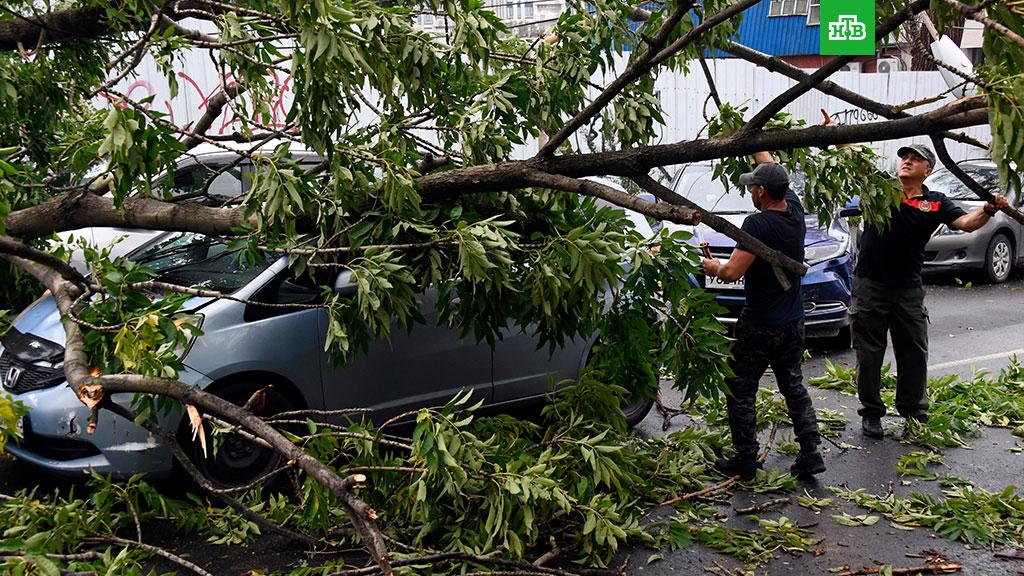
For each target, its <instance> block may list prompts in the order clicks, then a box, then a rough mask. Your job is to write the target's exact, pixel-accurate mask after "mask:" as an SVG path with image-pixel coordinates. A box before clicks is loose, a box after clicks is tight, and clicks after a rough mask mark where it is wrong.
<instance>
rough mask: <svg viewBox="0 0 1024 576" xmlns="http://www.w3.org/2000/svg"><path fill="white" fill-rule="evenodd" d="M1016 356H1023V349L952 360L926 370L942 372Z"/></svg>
mask: <svg viewBox="0 0 1024 576" xmlns="http://www.w3.org/2000/svg"><path fill="white" fill-rule="evenodd" d="M1014 354H1016V355H1017V356H1024V349H1021V348H1018V349H1016V350H1010V351H1008V352H998V353H996V354H986V355H984V356H976V357H974V358H967V359H966V360H953V361H952V362H942V363H941V364H932V365H931V366H929V367H928V370H942V369H943V368H952V367H954V366H963V365H965V364H973V363H975V362H985V361H986V360H998V359H1000V358H1009V357H1010V356H1013V355H1014Z"/></svg>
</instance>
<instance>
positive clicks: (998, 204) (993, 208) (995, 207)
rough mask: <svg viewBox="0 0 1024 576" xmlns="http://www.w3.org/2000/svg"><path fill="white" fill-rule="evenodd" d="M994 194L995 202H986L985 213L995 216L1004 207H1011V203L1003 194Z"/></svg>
mask: <svg viewBox="0 0 1024 576" xmlns="http://www.w3.org/2000/svg"><path fill="white" fill-rule="evenodd" d="M992 196H994V198H993V201H994V202H986V203H985V213H987V214H988V215H989V216H995V215H996V212H999V211H1000V210H1002V209H1003V208H1009V207H1010V203H1009V202H1008V201H1007V200H1006V198H1003V197H1002V195H1000V194H993V195H992Z"/></svg>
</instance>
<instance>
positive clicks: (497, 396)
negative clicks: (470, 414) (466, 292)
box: [494, 327, 589, 403]
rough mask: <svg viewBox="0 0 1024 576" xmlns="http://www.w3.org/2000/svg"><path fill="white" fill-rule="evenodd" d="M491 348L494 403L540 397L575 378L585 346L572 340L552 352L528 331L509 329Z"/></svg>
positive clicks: (586, 342)
mask: <svg viewBox="0 0 1024 576" xmlns="http://www.w3.org/2000/svg"><path fill="white" fill-rule="evenodd" d="M502 336H503V338H502V339H501V340H500V341H499V342H498V343H497V346H495V348H494V402H495V403H503V402H514V401H518V400H523V399H526V398H531V397H537V396H542V395H544V394H546V393H548V392H549V391H550V390H551V387H552V385H553V384H556V383H558V382H560V381H562V380H565V379H567V378H576V376H577V375H578V374H579V370H580V368H581V367H582V365H583V362H584V361H585V360H586V358H585V354H586V351H587V350H588V349H589V342H588V340H587V339H584V338H573V339H571V340H567V341H566V342H565V346H564V347H561V348H558V347H556V348H555V349H554V350H553V351H552V350H550V349H549V347H548V345H547V344H545V345H544V346H543V347H540V348H538V345H539V344H540V337H539V336H537V334H536V333H535V331H534V330H533V329H532V327H531V328H527V329H525V330H524V329H522V328H518V327H509V328H506V329H504V330H502Z"/></svg>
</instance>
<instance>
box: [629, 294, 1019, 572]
mask: <svg viewBox="0 0 1024 576" xmlns="http://www.w3.org/2000/svg"><path fill="white" fill-rule="evenodd" d="M926 289H927V297H926V305H927V307H928V310H929V316H930V318H931V325H930V329H929V338H930V345H929V375H930V376H937V375H941V374H954V373H955V374H960V375H962V376H967V375H970V374H971V373H972V372H973V371H974V370H989V371H993V372H998V370H999V369H1000V368H1001V367H1003V366H1005V365H1006V364H1007V362H1008V359H1009V357H1010V356H1011V355H1012V354H1017V355H1018V356H1019V357H1021V358H1022V359H1024V338H1022V335H1024V279H1022V278H1021V275H1020V274H1017V275H1015V277H1014V278H1011V280H1010V281H1009V282H1007V283H1005V284H1001V285H983V284H978V285H973V286H968V285H967V284H966V283H963V282H960V281H959V280H958V279H957V278H956V277H955V276H951V275H939V276H929V277H928V278H927V279H926ZM825 359H829V360H831V361H833V362H838V363H840V364H842V365H844V366H853V365H854V364H855V358H854V353H853V351H852V350H847V351H830V352H827V353H821V352H814V353H812V357H811V358H810V359H809V360H807V361H806V362H805V364H804V376H805V378H808V377H813V376H818V375H821V374H823V373H824V363H825ZM888 360H889V361H891V360H892V352H891V346H890V350H889V353H888ZM762 386H774V381H773V379H772V377H771V375H770V374H769V375H767V376H766V377H765V378H764V379H763V380H762ZM810 392H811V397H812V398H813V399H814V401H815V404H816V405H817V406H819V407H829V408H833V409H836V410H839V411H841V412H843V413H844V414H845V415H846V417H847V419H848V421H849V423H848V424H847V426H846V430H845V431H844V432H843V434H842V437H841V438H837V439H836V441H837V442H838V443H843V442H845V443H848V444H852V445H854V446H857V447H859V448H860V449H851V450H847V451H846V452H840V451H839V450H838V449H836V448H834V447H832V446H831V445H830V444H828V443H824V444H822V448H823V451H824V452H825V454H824V455H825V464H826V466H828V470H827V471H826V472H825V473H823V474H821V475H819V476H818V477H817V481H816V482H800V483H798V491H797V492H798V493H801V494H802V491H803V489H805V488H806V489H807V490H808V492H810V493H811V494H813V495H815V496H817V497H819V498H825V497H833V495H832V493H831V492H830V491H829V490H828V487H829V486H842V487H845V488H849V489H858V488H865V489H866V490H868V491H869V492H872V493H875V494H885V493H886V491H887V490H888V489H889V488H890V487H892V489H893V490H894V492H895V494H896V495H897V496H906V495H908V494H909V493H911V492H923V493H928V494H933V495H939V494H940V493H941V488H940V487H939V486H938V483H937V482H929V481H918V480H917V479H915V478H913V477H900V476H899V475H898V474H897V472H896V463H897V461H898V460H899V457H900V456H902V455H904V454H906V453H908V452H910V451H912V450H914V449H919V448H915V447H912V446H907V445H903V444H901V443H899V442H898V441H896V440H894V439H892V438H889V437H887V438H886V439H884V440H874V439H871V438H867V437H864V436H863V435H861V433H860V420H859V417H858V416H857V412H856V411H857V408H858V406H859V403H858V402H857V399H856V398H855V397H852V396H848V395H843V394H840V393H837V392H834V391H827V390H819V389H816V388H811V390H810ZM662 398H663V401H664V402H665V404H666V405H669V406H671V405H673V404H675V405H678V402H679V394H678V392H676V391H675V390H673V389H671V388H670V387H668V386H663V389H662ZM687 423H688V421H687V419H686V418H685V417H682V418H677V419H675V420H673V421H672V426H671V428H670V429H669V431H672V430H677V429H679V428H680V427H682V426H684V425H686V424H687ZM883 425H884V426H885V427H886V428H897V429H899V428H901V427H902V419H900V418H897V417H886V418H884V419H883ZM661 428H662V420H661V418H660V417H659V416H658V415H657V414H653V413H652V414H651V415H650V416H648V418H647V419H646V420H645V421H644V422H643V423H642V424H641V430H643V431H644V432H646V433H649V434H662V433H663V432H662V431H661ZM779 434H781V435H788V436H790V437H791V436H792V430H791V429H781V430H780V431H779ZM763 440H764V439H763ZM1016 440H1017V439H1016V438H1014V437H1013V436H1012V435H1011V434H1010V431H1009V430H1006V429H997V428H986V429H985V434H984V436H983V437H982V438H979V439H977V440H975V441H974V442H973V443H972V446H971V449H947V450H946V452H945V455H944V457H943V462H944V464H945V466H944V467H943V468H942V470H940V472H945V473H948V474H952V475H956V476H961V477H963V478H967V479H969V480H971V481H973V483H974V485H975V486H977V487H979V488H984V489H986V490H990V491H995V490H1002V489H1003V488H1004V487H1005V486H1007V485H1009V484H1014V485H1017V486H1020V484H1021V481H1022V480H1024V453H1013V452H1011V451H1010V448H1012V447H1013V446H1014V445H1015V444H1016ZM792 458H793V457H792V456H785V455H781V454H778V453H777V452H773V453H771V454H770V455H769V457H768V460H767V461H766V462H765V466H766V467H775V468H778V469H780V470H788V468H789V465H790V464H791V463H792ZM907 480H910V482H909V484H907V485H904V484H903V482H906V481H907ZM901 481H902V482H901ZM1018 493H1020V492H1018ZM778 496H779V495H759V494H753V493H749V492H744V491H737V492H734V493H733V495H732V497H731V500H730V507H729V508H731V509H727V508H725V507H723V508H722V509H721V511H722V512H725V513H728V514H730V515H731V518H730V519H729V520H728V522H727V524H728V525H729V526H732V527H736V528H745V529H756V528H757V524H756V522H753V521H751V520H748V519H747V518H746V517H745V515H741V514H737V513H735V512H734V510H735V509H736V508H743V507H748V506H751V505H752V504H755V503H759V502H764V501H767V500H770V499H773V498H777V497H778ZM834 500H835V502H834V504H838V506H835V505H834V506H833V507H832V508H829V509H826V510H825V511H824V512H822V513H820V514H814V513H812V512H810V511H809V510H807V509H805V508H803V507H800V506H798V505H797V504H796V503H795V502H793V503H791V504H785V505H782V506H781V507H775V508H772V509H771V510H770V511H769V512H765V513H762V514H760V515H759V517H760V518H764V519H771V520H774V519H777V518H778V517H780V516H786V517H788V518H790V519H791V520H793V521H795V522H796V523H797V524H801V525H804V524H812V523H816V526H815V527H814V528H813V530H814V532H815V535H816V536H817V537H820V538H822V541H821V543H819V544H818V545H817V546H815V552H814V553H804V554H800V555H796V556H793V555H790V554H787V553H777V554H776V556H775V559H774V560H773V561H772V562H771V563H770V564H768V565H767V566H765V567H763V568H761V569H758V570H757V572H756V573H757V574H764V573H768V574H830V572H829V569H835V568H838V567H842V566H849V568H850V569H854V570H855V569H860V568H865V567H873V566H877V565H878V564H892V565H894V566H895V567H910V566H920V565H922V564H923V563H924V560H923V559H922V558H920V557H910V556H908V554H910V555H921V554H922V553H925V551H931V550H934V551H938V552H940V553H941V554H942V555H943V556H944V557H945V558H947V559H948V560H950V561H952V562H957V563H960V564H962V565H963V566H964V570H963V572H962V573H963V574H972V575H973V574H981V575H990V574H992V575H995V574H1000V575H1001V574H1019V572H1018V570H1021V569H1024V562H1021V561H1012V562H1008V561H1005V560H1001V559H999V558H997V557H996V556H995V554H994V551H992V550H987V549H979V548H975V547H970V546H966V545H964V544H961V543H958V542H953V541H950V540H948V539H946V538H943V537H939V536H936V535H934V534H933V533H932V532H931V531H930V530H928V529H926V528H916V529H914V530H913V531H910V532H906V531H902V530H897V529H895V528H893V527H892V526H890V524H889V522H888V521H887V520H885V519H882V520H881V521H880V522H878V523H877V524H875V525H874V526H858V527H846V526H842V525H840V524H838V523H836V522H835V521H834V520H833V519H832V518H831V515H832V514H840V513H843V512H846V513H848V514H851V515H858V514H865V513H868V512H869V511H868V510H865V509H862V508H860V507H858V506H856V505H854V504H852V503H848V502H845V501H843V500H840V499H834ZM655 513H657V512H655ZM997 551H998V550H997ZM652 553H653V551H650V550H641V549H635V550H630V551H626V552H625V553H624V554H623V556H622V558H621V559H620V561H623V562H626V563H627V564H628V566H629V567H630V569H631V572H632V573H633V574H638V575H640V574H642V575H650V576H659V575H668V574H673V575H686V574H694V575H696V574H706V573H707V572H706V568H708V567H711V566H715V565H716V564H717V565H718V566H721V567H725V568H728V569H736V568H738V567H741V564H740V563H739V562H737V561H735V560H733V559H731V558H729V557H727V556H724V555H721V554H718V553H716V552H714V551H712V550H710V549H708V548H705V547H701V546H691V547H690V548H687V549H684V550H680V551H678V552H674V553H664V558H665V559H664V560H662V561H658V562H655V563H652V564H650V565H646V561H647V558H648V557H649V556H650V555H651V554H652Z"/></svg>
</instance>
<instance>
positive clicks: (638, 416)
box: [622, 399, 654, 428]
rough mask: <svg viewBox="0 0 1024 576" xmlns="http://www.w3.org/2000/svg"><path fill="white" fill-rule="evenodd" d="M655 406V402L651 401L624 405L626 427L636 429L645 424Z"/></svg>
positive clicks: (623, 412)
mask: <svg viewBox="0 0 1024 576" xmlns="http://www.w3.org/2000/svg"><path fill="white" fill-rule="evenodd" d="M653 406H654V400H651V399H647V400H638V401H636V402H630V403H628V404H625V405H623V406H622V415H623V416H625V417H626V427H627V428H634V427H636V425H637V424H640V423H641V422H643V421H644V418H646V417H647V413H648V412H650V411H651V408H652V407H653Z"/></svg>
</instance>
